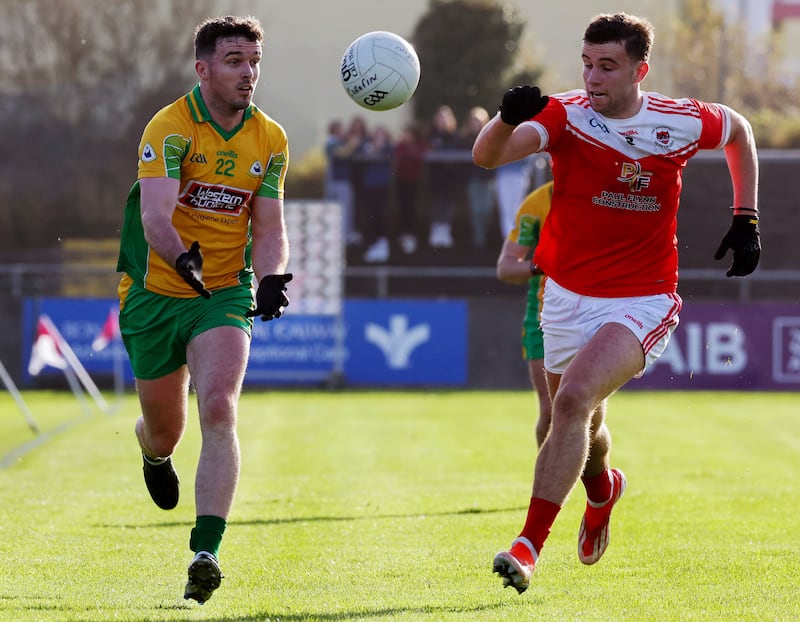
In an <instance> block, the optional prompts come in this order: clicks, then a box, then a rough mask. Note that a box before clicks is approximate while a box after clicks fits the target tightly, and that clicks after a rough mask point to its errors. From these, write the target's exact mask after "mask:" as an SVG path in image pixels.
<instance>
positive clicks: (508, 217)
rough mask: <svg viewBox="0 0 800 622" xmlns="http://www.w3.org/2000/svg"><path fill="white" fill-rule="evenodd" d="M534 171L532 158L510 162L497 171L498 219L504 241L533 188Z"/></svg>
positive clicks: (495, 181)
mask: <svg viewBox="0 0 800 622" xmlns="http://www.w3.org/2000/svg"><path fill="white" fill-rule="evenodd" d="M532 170H533V158H532V157H531V156H528V157H526V158H522V159H520V160H516V161H514V162H509V163H508V164H504V165H503V166H499V167H497V169H495V177H494V184H495V192H496V193H497V218H498V220H499V221H500V234H501V235H502V236H503V239H505V238H507V237H508V234H509V233H511V229H513V227H514V216H515V215H516V213H517V208H518V207H519V205H520V203H522V200H523V199H524V198H525V195H527V194H528V191H529V190H530V188H531V172H532Z"/></svg>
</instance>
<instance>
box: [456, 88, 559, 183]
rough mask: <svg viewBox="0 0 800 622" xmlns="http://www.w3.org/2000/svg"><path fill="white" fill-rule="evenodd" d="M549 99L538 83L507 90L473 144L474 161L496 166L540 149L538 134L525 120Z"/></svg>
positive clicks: (487, 165) (541, 107)
mask: <svg viewBox="0 0 800 622" xmlns="http://www.w3.org/2000/svg"><path fill="white" fill-rule="evenodd" d="M548 99H549V98H548V97H547V96H546V95H542V94H541V91H540V90H539V88H538V87H535V86H516V87H514V88H513V89H509V90H508V91H506V92H505V93H504V94H503V103H502V104H500V109H499V112H498V113H497V114H496V115H495V116H494V118H493V119H492V120H491V121H489V123H487V124H486V125H484V126H483V129H481V131H480V133H479V134H478V137H477V138H476V139H475V144H474V145H473V146H472V159H473V161H474V162H475V164H477V165H478V166H481V167H483V168H497V167H498V166H502V165H503V164H508V163H509V162H514V161H516V160H521V159H522V158H524V157H526V156H529V155H530V154H532V153H536V152H537V151H539V148H540V147H541V138H540V137H539V133H538V132H537V131H536V130H534V129H533V128H532V127H529V126H527V125H522V123H524V122H525V121H527V120H529V119H532V118H533V117H535V116H536V115H537V114H539V113H540V112H541V111H542V110H544V108H545V106H547V102H548Z"/></svg>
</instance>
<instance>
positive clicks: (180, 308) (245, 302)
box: [119, 285, 253, 380]
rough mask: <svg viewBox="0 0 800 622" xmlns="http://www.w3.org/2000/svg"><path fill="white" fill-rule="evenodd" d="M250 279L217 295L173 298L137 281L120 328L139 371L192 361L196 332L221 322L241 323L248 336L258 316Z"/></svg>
mask: <svg viewBox="0 0 800 622" xmlns="http://www.w3.org/2000/svg"><path fill="white" fill-rule="evenodd" d="M252 307H253V292H252V290H251V289H250V286H249V285H237V286H235V287H227V288H225V289H218V290H215V291H214V295H213V296H212V297H211V298H208V299H206V298H203V297H202V296H197V297H196V298H172V297H170V296H162V295H160V294H154V293H153V292H149V291H147V290H144V289H141V288H139V287H136V286H135V285H134V286H131V289H130V291H129V292H128V295H127V297H126V298H125V303H124V305H122V309H121V311H120V314H119V329H120V333H121V335H122V341H123V342H124V343H125V349H126V350H127V351H128V357H129V358H130V361H131V367H132V368H133V374H134V376H135V377H136V378H141V379H142V380H153V379H155V378H161V377H162V376H166V375H167V374H170V373H172V372H174V371H175V370H176V369H179V368H180V367H181V366H182V365H185V364H186V346H187V345H188V343H189V342H190V341H191V340H192V338H193V337H195V336H196V335H199V334H200V333H202V332H205V331H207V330H209V329H211V328H216V327H217V326H238V327H239V328H241V329H242V330H243V331H244V332H245V333H247V335H248V337H249V336H250V335H251V334H252V328H253V320H252V318H248V317H246V316H245V313H247V311H248V310H250V309H252Z"/></svg>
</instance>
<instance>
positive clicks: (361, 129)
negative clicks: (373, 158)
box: [337, 116, 369, 245]
mask: <svg viewBox="0 0 800 622" xmlns="http://www.w3.org/2000/svg"><path fill="white" fill-rule="evenodd" d="M368 140H369V130H368V128H367V122H366V121H365V120H364V117H361V116H355V117H353V118H352V120H351V121H350V126H349V127H348V128H347V134H346V136H345V141H344V144H343V145H342V146H341V147H340V148H339V150H338V152H337V155H339V156H340V157H342V158H346V161H347V162H348V164H349V168H350V187H351V189H352V193H353V200H352V203H351V205H352V210H351V213H350V214H349V216H348V218H347V221H348V222H347V224H346V229H345V230H346V231H347V242H348V245H358V244H361V242H362V241H363V235H362V233H361V230H362V229H363V227H364V222H363V219H364V210H365V206H364V193H363V189H362V178H363V172H364V161H363V160H362V159H361V155H362V154H363V151H364V146H365V144H366V143H367V141H368Z"/></svg>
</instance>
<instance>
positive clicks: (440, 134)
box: [427, 105, 461, 248]
mask: <svg viewBox="0 0 800 622" xmlns="http://www.w3.org/2000/svg"><path fill="white" fill-rule="evenodd" d="M429 142H430V151H429V152H428V157H427V161H428V189H429V192H428V196H429V199H430V215H431V229H430V235H429V238H428V243H429V244H430V245H431V247H433V248H451V247H452V246H453V231H452V223H453V217H454V216H455V211H456V205H457V201H458V199H457V197H458V195H459V192H460V190H461V188H460V186H461V180H460V178H459V173H460V165H459V163H458V161H457V160H456V159H455V157H456V156H457V154H458V153H459V152H458V149H459V147H460V141H459V136H458V123H457V121H456V117H455V114H453V110H452V108H450V106H447V105H442V106H439V108H438V109H437V110H436V113H435V114H434V116H433V124H432V127H431V133H430V141H429Z"/></svg>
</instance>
